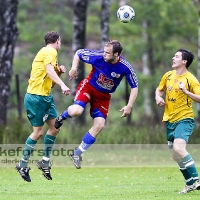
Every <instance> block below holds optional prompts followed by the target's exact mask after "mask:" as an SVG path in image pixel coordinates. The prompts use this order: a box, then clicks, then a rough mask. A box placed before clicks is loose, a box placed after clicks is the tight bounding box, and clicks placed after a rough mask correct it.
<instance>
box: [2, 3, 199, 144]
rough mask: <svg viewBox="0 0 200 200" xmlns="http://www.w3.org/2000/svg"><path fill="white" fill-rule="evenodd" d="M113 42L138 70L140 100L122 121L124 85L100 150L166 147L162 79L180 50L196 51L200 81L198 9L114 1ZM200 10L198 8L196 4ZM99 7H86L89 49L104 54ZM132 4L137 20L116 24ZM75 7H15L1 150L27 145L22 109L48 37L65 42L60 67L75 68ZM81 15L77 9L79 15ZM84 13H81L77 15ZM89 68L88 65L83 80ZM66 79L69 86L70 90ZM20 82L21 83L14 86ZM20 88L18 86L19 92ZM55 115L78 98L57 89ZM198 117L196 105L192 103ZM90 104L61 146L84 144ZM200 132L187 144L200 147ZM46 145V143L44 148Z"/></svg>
mask: <svg viewBox="0 0 200 200" xmlns="http://www.w3.org/2000/svg"><path fill="white" fill-rule="evenodd" d="M108 2H109V8H108V9H109V24H108V27H109V34H108V36H109V39H117V40H119V41H120V42H121V43H122V45H123V47H124V50H123V53H122V55H123V56H124V57H125V58H126V59H127V60H128V61H129V62H130V63H131V64H132V65H133V66H134V69H135V71H136V73H137V75H138V79H139V94H138V97H137V99H136V101H135V104H134V106H133V109H132V113H131V115H130V117H129V118H128V119H127V118H124V119H121V118H120V116H121V113H120V112H119V110H120V109H121V108H122V107H123V106H124V105H126V101H127V100H126V97H127V91H128V89H127V83H126V81H125V80H124V81H123V82H122V84H121V85H120V86H119V88H118V90H117V91H116V92H115V93H114V94H113V95H112V101H111V106H110V111H109V115H108V118H107V122H106V127H105V129H104V131H103V132H102V133H101V134H100V135H99V136H98V140H97V142H96V143H103V144H106V143H107V144H119V143H123V144H141V143H142V144H148V143H153V144H162V143H166V136H165V127H164V124H163V123H162V114H163V108H160V107H158V106H157V105H156V103H155V97H154V91H155V89H156V87H157V85H158V84H159V81H160V78H161V77H162V75H163V74H164V73H165V72H166V71H168V70H171V64H172V57H173V55H174V54H175V52H176V51H177V50H178V49H179V48H186V49H189V50H190V51H192V52H193V53H194V54H195V56H196V59H195V61H194V63H193V64H192V66H191V67H190V68H189V70H190V71H191V72H192V73H193V74H194V75H195V76H197V77H198V76H199V75H198V28H199V24H198V19H199V15H198V14H199V13H198V6H197V4H195V2H198V1H195V0H193V1H192V0H168V1H165V0H137V1H136V0H135V1H132V0H127V1H122V0H121V1H120V0H109V1H108ZM198 3H199V2H198ZM101 4H102V2H101V1H100V0H91V1H88V2H87V14H86V29H85V48H91V49H100V48H101V45H102V39H101V37H102V29H101V23H102V21H101V20H102V19H101V18H102V16H101V11H102V6H101ZM123 4H127V5H130V6H132V7H133V8H134V10H135V12H136V16H135V19H134V20H133V21H131V22H130V23H128V24H124V23H121V22H119V21H118V19H117V16H116V12H117V10H118V8H119V6H121V5H123ZM74 5H75V4H74V1H73V0H35V1H31V0H19V2H18V7H17V20H16V22H17V28H18V37H17V40H16V45H15V50H14V58H13V68H12V78H11V82H10V95H9V101H8V106H7V123H6V125H1V129H0V143H23V142H24V141H25V139H26V138H27V136H28V135H30V133H31V132H32V127H31V125H30V123H29V121H28V119H27V117H26V112H25V110H24V108H23V98H24V94H25V93H26V88H27V85H28V79H29V75H30V70H31V63H32V60H33V58H34V56H35V54H36V53H37V52H38V50H39V49H40V48H41V47H43V46H44V40H43V36H44V34H45V33H46V32H47V31H50V30H55V31H57V32H59V33H60V35H61V38H62V48H61V50H60V52H59V64H64V65H65V66H66V67H67V72H68V71H69V69H70V67H71V62H72V58H73V53H74V52H73V44H72V40H73V39H72V38H73V31H74V25H73V16H74ZM77 9H78V8H77ZM80 12H81V11H80ZM90 69H91V66H88V65H85V67H84V75H87V74H88V73H89V71H90ZM67 74H68V73H66V74H65V75H63V76H62V79H63V80H64V82H65V83H66V84H67V85H68V86H69V87H70V88H73V87H74V85H73V82H71V81H69V77H68V75H67ZM17 78H18V79H19V82H17V80H18V79H17ZM18 84H19V87H17V86H18ZM52 93H53V95H54V100H55V103H56V106H57V110H58V114H59V113H61V112H62V111H64V110H65V109H66V108H67V107H68V106H69V105H70V104H71V103H72V102H73V94H72V95H70V96H69V97H66V96H64V95H63V94H62V92H61V90H60V88H59V87H58V86H55V88H54V89H53V90H52ZM194 109H195V117H196V118H198V105H197V104H196V103H194ZM88 113H89V105H88V106H87V108H86V111H85V115H84V118H85V119H84V123H83V121H82V122H81V121H74V120H73V119H70V120H67V121H65V122H64V125H63V127H62V129H61V131H60V133H59V137H58V138H57V142H58V143H70V144H73V143H79V142H80V140H81V137H82V136H83V135H84V133H85V132H86V131H87V130H88V129H89V127H90V126H91V125H92V119H91V118H90V116H89V114H88ZM199 132H200V129H199V126H197V127H196V128H195V131H194V133H193V135H192V137H191V139H190V143H199V142H200V137H199ZM40 142H42V139H41V141H40Z"/></svg>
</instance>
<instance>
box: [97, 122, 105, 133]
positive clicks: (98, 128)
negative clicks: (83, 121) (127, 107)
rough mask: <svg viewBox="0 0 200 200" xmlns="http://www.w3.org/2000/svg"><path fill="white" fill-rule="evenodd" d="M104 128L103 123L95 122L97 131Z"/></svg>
mask: <svg viewBox="0 0 200 200" xmlns="http://www.w3.org/2000/svg"><path fill="white" fill-rule="evenodd" d="M104 128H105V125H104V124H95V129H96V130H97V132H101V131H102V130H103V129H104Z"/></svg>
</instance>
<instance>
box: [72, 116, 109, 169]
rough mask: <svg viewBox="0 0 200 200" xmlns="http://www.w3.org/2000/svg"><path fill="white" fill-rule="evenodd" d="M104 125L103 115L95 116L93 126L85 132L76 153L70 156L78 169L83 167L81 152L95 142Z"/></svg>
mask: <svg viewBox="0 0 200 200" xmlns="http://www.w3.org/2000/svg"><path fill="white" fill-rule="evenodd" d="M104 126H105V119H104V118H102V117H97V118H94V120H93V126H92V128H91V129H90V130H89V131H88V132H87V133H85V135H84V136H83V138H82V141H81V143H80V145H79V146H78V148H76V149H75V150H74V153H73V154H71V155H70V158H71V159H72V161H73V162H74V165H75V167H76V168H77V169H80V168H81V163H80V162H81V161H82V157H81V154H82V153H83V152H85V151H86V150H87V149H88V148H89V147H90V146H92V145H93V144H94V143H95V141H96V137H97V136H98V134H99V133H100V132H101V131H102V130H103V128H104Z"/></svg>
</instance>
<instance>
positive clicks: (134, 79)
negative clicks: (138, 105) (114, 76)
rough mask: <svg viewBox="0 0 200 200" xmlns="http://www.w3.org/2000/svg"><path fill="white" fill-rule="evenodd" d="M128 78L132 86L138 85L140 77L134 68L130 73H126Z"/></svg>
mask: <svg viewBox="0 0 200 200" xmlns="http://www.w3.org/2000/svg"><path fill="white" fill-rule="evenodd" d="M126 79H127V81H128V83H129V85H130V87H131V88H136V87H138V78H137V75H136V73H135V71H134V70H132V71H131V73H130V74H128V75H126Z"/></svg>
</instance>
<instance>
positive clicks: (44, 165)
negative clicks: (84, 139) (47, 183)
mask: <svg viewBox="0 0 200 200" xmlns="http://www.w3.org/2000/svg"><path fill="white" fill-rule="evenodd" d="M49 104H50V106H49V109H48V111H46V113H47V114H46V116H48V117H47V119H46V123H47V125H48V127H49V129H48V131H47V133H46V134H45V136H44V154H43V157H42V159H41V160H39V161H38V162H37V164H36V165H37V167H38V168H39V169H40V170H41V171H42V172H43V173H42V174H43V175H44V177H45V178H46V179H48V180H52V177H51V173H50V169H51V163H50V156H51V153H52V150H53V146H54V143H55V140H56V136H57V135H58V133H59V131H60V129H56V128H55V127H54V124H55V120H56V116H57V111H56V106H55V104H54V101H53V97H51V98H50V99H49Z"/></svg>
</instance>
